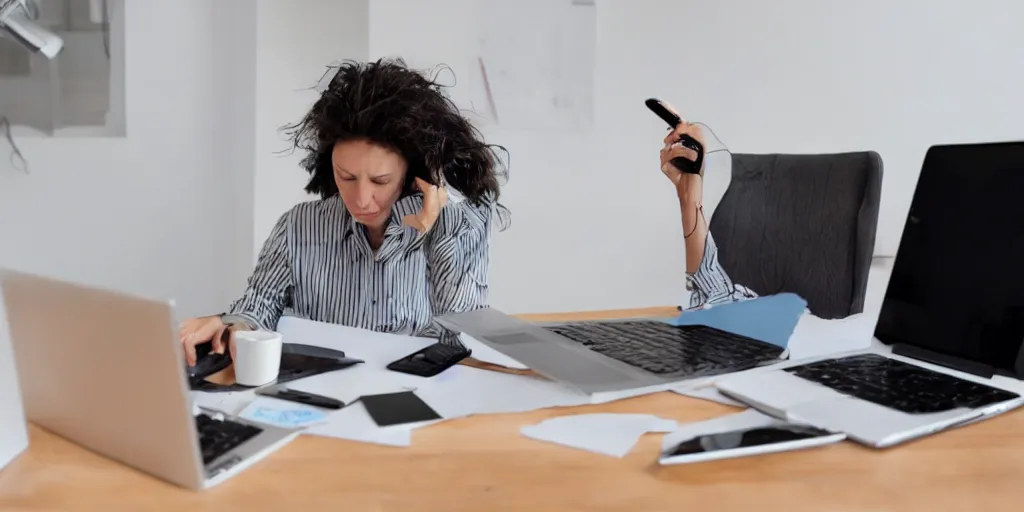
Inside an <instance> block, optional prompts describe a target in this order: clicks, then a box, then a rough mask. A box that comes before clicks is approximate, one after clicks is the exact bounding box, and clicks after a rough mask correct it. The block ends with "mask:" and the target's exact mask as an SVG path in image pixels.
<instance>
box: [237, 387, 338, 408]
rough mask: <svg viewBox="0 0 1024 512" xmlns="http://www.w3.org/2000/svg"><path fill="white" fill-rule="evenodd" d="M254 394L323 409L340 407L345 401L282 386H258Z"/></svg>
mask: <svg viewBox="0 0 1024 512" xmlns="http://www.w3.org/2000/svg"><path fill="white" fill-rule="evenodd" d="M256 394H257V395H260V396H266V397H270V398H277V399H278V400H287V401H289V402H295V403H298V404H304V405H312V406H313V407H322V408H324V409H341V408H342V407H345V402H342V401H341V400H338V399H335V398H331V397H329V396H323V395H317V394H315V393H307V392H305V391H296V390H294V389H288V388H286V387H283V386H273V387H268V388H260V389H257V390H256Z"/></svg>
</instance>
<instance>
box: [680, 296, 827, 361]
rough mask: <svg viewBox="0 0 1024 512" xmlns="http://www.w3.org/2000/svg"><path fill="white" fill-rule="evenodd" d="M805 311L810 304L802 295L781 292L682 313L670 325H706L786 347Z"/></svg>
mask: <svg viewBox="0 0 1024 512" xmlns="http://www.w3.org/2000/svg"><path fill="white" fill-rule="evenodd" d="M806 309H807V301H806V300H804V299H803V298H802V297H800V296H799V295H797V294H795V293H780V294H778V295H768V296H765V297H758V298H756V299H747V300H741V301H737V302H730V303H727V304H719V305H717V306H711V307H709V308H706V309H699V310H695V311H683V313H682V314H681V315H679V317H678V318H673V319H672V320H669V321H668V322H669V323H670V324H672V325H706V326H708V327H714V328H716V329H721V330H723V331H726V332H731V333H733V334H738V335H740V336H746V337H748V338H753V339H755V340H759V341H764V342H766V343H771V344H772V345H775V346H777V347H782V348H786V346H787V345H789V337H790V336H792V335H793V330H794V329H796V323H797V322H799V321H800V317H801V316H803V314H804V311H806Z"/></svg>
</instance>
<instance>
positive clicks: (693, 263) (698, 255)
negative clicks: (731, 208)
mask: <svg viewBox="0 0 1024 512" xmlns="http://www.w3.org/2000/svg"><path fill="white" fill-rule="evenodd" d="M701 208H702V206H701V204H700V201H699V200H696V198H690V197H686V195H684V194H679V211H680V214H681V216H682V221H683V237H684V241H685V243H686V272H687V273H688V274H693V273H695V272H697V269H698V268H699V267H700V262H701V260H703V259H704V244H705V240H706V239H707V234H708V225H707V222H706V221H705V219H704V213H703V212H702V211H701Z"/></svg>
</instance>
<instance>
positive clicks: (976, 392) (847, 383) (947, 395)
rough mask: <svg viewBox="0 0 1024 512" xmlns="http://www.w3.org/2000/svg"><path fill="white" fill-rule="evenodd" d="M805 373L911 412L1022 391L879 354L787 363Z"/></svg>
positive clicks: (979, 403) (988, 401)
mask: <svg viewBox="0 0 1024 512" xmlns="http://www.w3.org/2000/svg"><path fill="white" fill-rule="evenodd" d="M786 371H787V372H789V373H790V374H792V375H795V376H797V377H800V378H802V379H806V380H809V381H811V382H816V383H818V384H821V385H823V386H827V387H829V388H832V389H834V390H836V391H838V392H840V393H842V394H844V395H849V396H853V397H857V398H859V399H861V400H866V401H868V402H872V403H875V404H878V405H881V406H884V407H888V408H890V409H895V410H897V411H902V412H905V413H909V414H927V413H936V412H943V411H949V410H952V409H956V408H959V407H966V408H972V409H973V408H979V407H984V406H987V405H992V404H996V403H999V402H1004V401H1006V400H1012V399H1015V398H1018V397H1019V395H1017V394H1016V393H1011V392H1009V391H1004V390H1001V389H996V388H993V387H990V386H986V385H984V384H977V383H974V382H971V381H968V380H964V379H960V378H957V377H953V376H951V375H946V374H944V373H939V372H934V371H931V370H928V369H926V368H921V367H920V366H915V365H912V364H907V363H904V362H902V361H897V360H895V359H890V358H888V357H883V356H880V355H877V354H863V355H856V356H848V357H841V358H837V359H826V360H824V361H819V362H816V363H811V364H805V365H801V366H795V367H793V368H787V369H786Z"/></svg>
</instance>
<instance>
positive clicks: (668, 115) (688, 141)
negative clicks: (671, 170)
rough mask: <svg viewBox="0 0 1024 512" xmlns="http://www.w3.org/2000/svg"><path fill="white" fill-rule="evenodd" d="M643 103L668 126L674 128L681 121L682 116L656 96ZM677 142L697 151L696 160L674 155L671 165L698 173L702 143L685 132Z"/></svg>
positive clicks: (702, 154)
mask: <svg viewBox="0 0 1024 512" xmlns="http://www.w3.org/2000/svg"><path fill="white" fill-rule="evenodd" d="M644 104H645V105H647V108H649V109H651V112H654V114H655V115H657V116H658V117H660V118H661V120H662V121H665V122H666V123H667V124H668V126H669V128H675V127H676V126H679V123H682V122H683V120H682V118H680V117H679V114H676V113H675V111H673V110H672V109H671V108H669V107H668V106H667V105H665V104H664V103H662V101H661V100H659V99H657V98H648V99H647V101H645V102H644ZM679 143H680V144H682V145H683V146H684V147H687V148H690V149H692V150H693V151H694V152H695V153H697V158H696V160H690V159H687V158H683V157H676V158H673V159H672V165H674V166H676V168H678V169H679V170H680V171H683V172H686V173H690V174H700V168H701V167H702V166H703V165H704V145H703V144H701V143H700V141H698V140H697V139H694V138H693V137H691V136H689V135H686V134H683V135H682V136H681V137H679Z"/></svg>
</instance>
